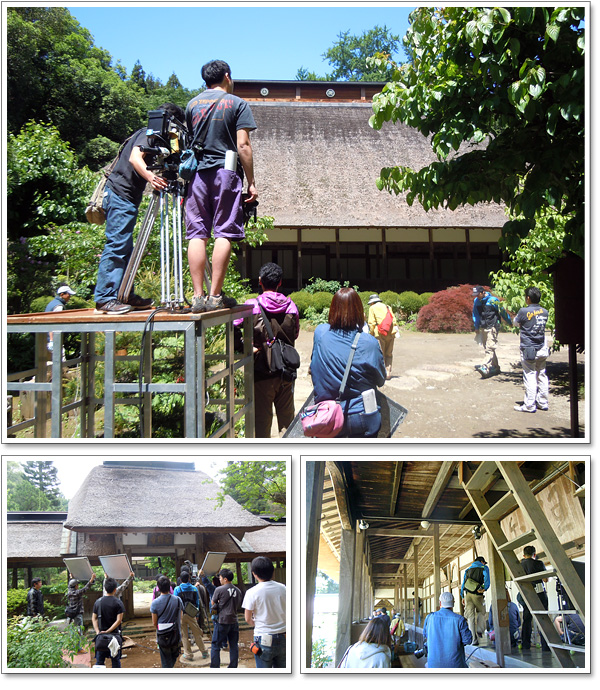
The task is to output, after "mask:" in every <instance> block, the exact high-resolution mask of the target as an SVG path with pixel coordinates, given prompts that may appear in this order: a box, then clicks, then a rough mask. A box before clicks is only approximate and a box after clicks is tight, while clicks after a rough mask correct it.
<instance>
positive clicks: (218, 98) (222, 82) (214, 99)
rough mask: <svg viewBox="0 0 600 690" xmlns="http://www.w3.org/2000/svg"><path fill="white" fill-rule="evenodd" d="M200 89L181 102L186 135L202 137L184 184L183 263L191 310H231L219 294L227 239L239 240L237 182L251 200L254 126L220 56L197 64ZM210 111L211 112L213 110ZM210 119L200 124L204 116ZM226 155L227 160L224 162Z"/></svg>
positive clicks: (253, 194) (240, 218)
mask: <svg viewBox="0 0 600 690" xmlns="http://www.w3.org/2000/svg"><path fill="white" fill-rule="evenodd" d="M202 78H203V79H204V81H205V83H206V87H207V89H206V91H203V92H202V93H199V94H198V95H197V96H195V97H194V98H193V99H192V100H191V101H190V102H189V103H188V105H187V108H186V124H187V128H188V132H189V134H190V137H200V136H204V143H203V146H202V151H201V152H200V153H198V154H197V155H196V158H197V161H198V169H197V172H196V174H195V175H194V178H193V180H192V181H191V182H190V184H189V187H188V194H187V199H186V205H185V211H186V218H187V221H186V222H187V233H186V237H187V239H188V240H189V246H188V261H189V264H190V274H191V277H192V283H193V286H194V297H193V300H192V312H193V313H195V314H198V313H201V312H205V311H213V310H215V309H223V308H231V307H233V306H235V305H236V302H235V300H234V299H233V298H231V297H227V298H226V297H224V296H223V295H222V294H221V289H222V287H223V283H224V282H225V275H226V273H227V267H228V266H229V259H230V257H231V242H232V241H239V240H243V239H244V237H245V234H244V223H243V216H244V214H243V210H242V184H243V175H244V173H245V175H246V178H247V180H248V194H249V196H248V198H247V199H246V200H245V202H244V203H251V202H253V201H255V200H256V197H257V196H258V193H257V191H256V185H255V182H254V162H253V156H252V146H251V144H250V132H251V131H253V130H255V129H256V123H255V122H254V117H253V116H252V111H251V110H250V107H249V106H248V104H247V103H246V101H244V100H242V99H241V98H238V97H237V96H234V95H233V79H232V78H231V68H230V67H229V65H228V64H227V63H226V62H223V60H212V61H211V62H209V63H207V64H206V65H204V67H203V68H202ZM213 109H214V112H213ZM211 114H212V119H211V120H210V122H209V123H208V125H206V124H205V123H206V122H207V121H208V118H209V117H210V116H211ZM226 159H227V160H226ZM213 228H214V237H215V245H214V249H213V254H212V279H211V290H210V295H207V296H205V294H204V269H205V266H206V261H207V244H208V241H209V239H210V237H211V232H212V231H213Z"/></svg>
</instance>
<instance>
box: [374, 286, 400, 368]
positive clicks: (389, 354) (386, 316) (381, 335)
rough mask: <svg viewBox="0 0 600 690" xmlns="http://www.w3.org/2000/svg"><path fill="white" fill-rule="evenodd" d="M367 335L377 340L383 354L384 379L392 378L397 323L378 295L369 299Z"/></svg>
mask: <svg viewBox="0 0 600 690" xmlns="http://www.w3.org/2000/svg"><path fill="white" fill-rule="evenodd" d="M368 325H369V333H370V334H371V335H373V336H375V337H376V338H377V340H378V341H379V347H380V348H381V352H382V353H383V360H384V364H385V371H386V379H388V380H389V379H391V378H392V360H393V355H394V339H395V338H396V336H397V334H398V333H399V331H398V323H397V321H396V317H395V316H394V313H393V312H392V310H391V309H390V307H388V306H387V304H384V303H383V302H382V301H381V298H380V297H379V295H377V294H374V295H371V296H370V297H369V316H368Z"/></svg>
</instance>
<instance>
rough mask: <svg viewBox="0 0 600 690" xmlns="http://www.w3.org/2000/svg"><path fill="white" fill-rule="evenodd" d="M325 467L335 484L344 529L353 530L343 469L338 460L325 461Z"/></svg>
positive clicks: (337, 503) (336, 498)
mask: <svg viewBox="0 0 600 690" xmlns="http://www.w3.org/2000/svg"><path fill="white" fill-rule="evenodd" d="M325 467H326V468H327V471H328V472H329V475H330V477H331V483H332V485H333V493H334V496H335V502H336V505H337V508H338V514H339V516H340V521H341V523H342V529H347V530H351V529H352V523H353V520H352V514H351V512H350V506H349V503H348V495H347V492H346V481H345V479H344V475H343V473H342V471H341V469H340V468H339V466H338V463H337V462H334V461H333V460H327V461H326V462H325Z"/></svg>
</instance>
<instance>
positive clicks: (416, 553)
mask: <svg viewBox="0 0 600 690" xmlns="http://www.w3.org/2000/svg"><path fill="white" fill-rule="evenodd" d="M413 556H414V566H413V567H414V569H415V573H414V586H415V597H414V615H413V623H414V625H416V624H417V621H419V623H420V622H421V620H420V618H419V545H418V544H414V545H413Z"/></svg>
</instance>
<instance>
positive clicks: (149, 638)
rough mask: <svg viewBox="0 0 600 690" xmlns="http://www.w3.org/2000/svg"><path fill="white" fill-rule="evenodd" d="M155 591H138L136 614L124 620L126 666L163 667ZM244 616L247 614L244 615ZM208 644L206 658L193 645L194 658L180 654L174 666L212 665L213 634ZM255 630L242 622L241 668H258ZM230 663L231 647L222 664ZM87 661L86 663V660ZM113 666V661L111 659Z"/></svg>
mask: <svg viewBox="0 0 600 690" xmlns="http://www.w3.org/2000/svg"><path fill="white" fill-rule="evenodd" d="M151 601H152V594H142V593H139V592H136V593H135V595H134V608H135V614H136V617H135V618H132V619H130V620H128V621H126V622H125V623H124V624H123V637H124V639H125V643H124V645H123V655H124V658H123V659H122V662H121V666H122V668H160V653H159V651H158V647H157V645H156V632H155V630H154V628H153V627H152V619H151V617H150V603H151ZM241 618H242V619H243V616H242V617H241ZM202 639H203V641H204V646H205V648H206V650H207V651H208V658H207V659H203V658H202V654H201V653H200V651H199V650H198V647H197V645H195V644H194V645H192V652H193V656H194V658H193V660H191V661H188V660H183V659H182V657H181V656H180V657H179V659H178V660H177V663H176V664H175V667H174V668H187V669H202V668H209V667H210V636H209V635H206V634H205V635H204V636H203V638H202ZM251 642H252V630H251V629H250V628H248V627H246V625H245V623H240V640H239V644H238V647H239V661H238V668H255V667H256V664H255V662H254V654H252V652H251V651H250V644H251ZM228 664H229V650H225V649H222V650H221V668H224V667H226V666H227V665H228ZM82 665H83V664H82ZM107 666H108V667H110V661H108V662H107Z"/></svg>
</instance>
